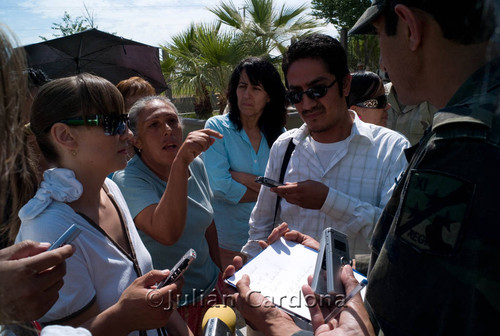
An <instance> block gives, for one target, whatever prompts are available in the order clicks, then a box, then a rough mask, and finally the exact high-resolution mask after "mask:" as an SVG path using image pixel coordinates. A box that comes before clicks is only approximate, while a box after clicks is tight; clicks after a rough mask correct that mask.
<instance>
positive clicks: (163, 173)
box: [113, 96, 221, 335]
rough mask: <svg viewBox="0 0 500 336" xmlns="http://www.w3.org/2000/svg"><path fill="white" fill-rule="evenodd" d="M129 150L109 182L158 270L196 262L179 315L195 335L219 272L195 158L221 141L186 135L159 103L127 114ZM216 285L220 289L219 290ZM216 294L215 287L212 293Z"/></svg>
mask: <svg viewBox="0 0 500 336" xmlns="http://www.w3.org/2000/svg"><path fill="white" fill-rule="evenodd" d="M129 118H130V130H131V131H132V132H133V133H134V137H133V138H132V139H131V143H133V145H134V149H135V150H136V152H137V154H136V155H135V156H134V157H133V158H132V159H130V160H129V161H128V163H127V167H126V168H125V169H124V170H121V171H118V172H116V173H115V174H114V175H113V180H114V181H115V182H116V184H118V186H119V187H120V189H121V191H122V193H123V196H124V198H125V200H126V202H127V205H128V207H129V209H130V213H131V214H132V217H133V218H134V222H135V224H136V226H137V228H138V229H139V230H140V232H139V234H140V235H141V238H142V240H143V242H144V245H146V248H147V249H148V251H149V253H150V254H151V257H152V258H153V265H154V267H156V268H157V269H165V268H168V269H171V268H172V266H174V265H175V263H176V262H177V261H178V260H179V259H180V258H181V257H182V256H183V255H184V253H185V252H186V251H187V250H188V249H190V248H193V249H194V250H195V251H196V255H197V257H196V259H195V260H194V261H193V263H192V264H191V265H190V267H189V268H188V270H187V271H186V272H185V273H184V287H183V289H182V296H181V297H180V298H179V299H178V304H179V309H178V311H179V313H180V314H181V316H182V317H183V318H184V320H185V321H186V322H187V324H188V326H189V327H190V329H191V330H192V331H193V333H194V334H195V335H199V334H200V330H201V321H202V318H203V315H204V313H205V311H206V310H207V309H208V308H209V307H208V306H209V304H208V302H207V300H212V301H211V302H212V303H215V301H216V300H217V299H216V298H217V296H216V298H215V300H214V297H213V296H212V295H210V294H211V293H212V291H213V290H214V289H215V288H216V285H217V284H218V279H219V273H220V260H219V250H218V243H217V231H216V229H215V224H214V222H213V211H212V206H211V198H212V191H211V190H210V185H209V182H208V177H207V175H206V171H205V166H204V165H203V161H202V160H201V159H200V158H198V157H197V156H198V155H199V154H200V153H201V152H202V151H204V150H206V149H207V148H208V147H209V146H210V145H211V144H212V143H213V141H214V139H215V138H220V137H221V135H220V134H219V133H217V132H215V131H213V130H200V131H194V132H191V133H189V135H188V136H187V137H186V140H185V141H184V142H182V124H181V121H180V119H179V116H178V114H177V109H176V108H175V106H174V105H173V104H172V102H171V101H170V100H169V99H167V98H165V97H161V96H152V97H146V98H142V99H140V100H138V101H137V102H136V103H135V104H134V105H133V106H132V108H131V109H130V111H129ZM219 284H220V283H219ZM219 289H220V288H219Z"/></svg>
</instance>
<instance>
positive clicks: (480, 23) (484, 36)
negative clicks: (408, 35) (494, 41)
mask: <svg viewBox="0 0 500 336" xmlns="http://www.w3.org/2000/svg"><path fill="white" fill-rule="evenodd" d="M386 1H387V6H386V7H385V10H384V16H385V31H386V34H387V35H395V34H396V27H397V24H398V16H397V15H396V13H395V12H394V7H395V6H396V5H398V4H402V5H405V6H407V7H409V8H416V9H420V10H422V11H424V12H426V13H428V14H429V15H431V16H432V17H433V18H434V20H436V22H437V23H438V24H439V26H440V27H441V30H442V31H443V36H444V37H445V38H446V39H448V40H451V41H454V42H456V43H460V44H464V45H467V44H475V43H481V42H485V41H487V40H488V39H489V38H490V37H491V36H492V35H493V33H494V31H495V27H496V19H495V8H494V7H495V6H494V1H498V0H386Z"/></svg>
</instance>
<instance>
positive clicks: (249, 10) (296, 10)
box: [209, 0, 318, 63]
mask: <svg viewBox="0 0 500 336" xmlns="http://www.w3.org/2000/svg"><path fill="white" fill-rule="evenodd" d="M209 10H210V11H211V12H212V13H214V14H215V15H217V17H218V18H219V20H220V22H222V23H223V24H225V25H227V26H229V27H231V28H232V29H234V30H236V31H238V32H239V33H240V35H241V36H240V38H241V39H242V40H244V41H246V43H248V46H249V49H250V50H252V52H253V53H252V55H253V56H267V57H268V58H270V59H274V60H275V61H276V62H278V63H279V62H280V60H281V58H280V56H281V55H282V54H283V52H284V50H285V49H286V46H287V45H288V44H289V42H290V41H291V40H292V39H293V38H300V37H302V36H305V35H308V34H311V33H312V32H313V31H314V29H316V28H318V23H317V21H316V20H314V19H313V18H312V17H309V16H307V15H306V14H305V11H306V10H307V6H306V5H305V4H304V5H302V6H299V7H289V6H287V5H286V4H283V5H282V6H281V7H277V6H276V4H275V2H274V1H273V0H246V1H245V4H244V6H243V13H244V14H243V15H241V14H240V11H239V9H238V8H237V7H236V6H235V5H234V3H233V2H231V1H230V2H224V1H222V2H221V4H220V5H218V6H216V7H214V8H211V9H209ZM275 51H278V52H279V53H280V56H279V57H277V58H273V57H272V56H271V54H272V53H273V52H275Z"/></svg>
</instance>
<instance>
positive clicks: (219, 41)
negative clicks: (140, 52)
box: [162, 23, 247, 118]
mask: <svg viewBox="0 0 500 336" xmlns="http://www.w3.org/2000/svg"><path fill="white" fill-rule="evenodd" d="M220 28H221V24H220V23H216V24H191V26H190V27H189V28H188V29H187V30H185V31H184V32H181V33H180V34H177V35H175V36H174V37H173V38H172V42H171V43H170V44H168V45H167V46H163V47H162V48H163V49H164V51H165V54H166V55H168V56H167V57H165V55H164V58H163V61H162V69H163V70H164V71H165V70H166V71H168V75H167V77H168V79H169V82H170V83H171V85H172V89H173V91H174V92H175V94H177V95H194V98H195V112H197V114H198V115H199V117H200V118H203V117H204V116H205V115H207V114H211V113H212V108H211V104H210V94H211V93H212V92H218V93H220V99H221V102H222V103H223V104H224V105H225V101H226V98H225V96H226V95H225V91H226V86H227V83H228V82H229V76H230V75H231V72H232V71H233V69H234V67H235V64H238V62H239V61H240V60H241V59H242V58H244V57H245V56H246V52H247V49H246V47H245V45H244V42H243V41H242V40H241V39H240V37H239V36H238V34H236V33H234V32H222V31H221V29H220Z"/></svg>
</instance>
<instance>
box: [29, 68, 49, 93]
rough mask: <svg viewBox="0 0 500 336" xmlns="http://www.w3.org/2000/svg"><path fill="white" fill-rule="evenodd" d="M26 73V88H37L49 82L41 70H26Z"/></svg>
mask: <svg viewBox="0 0 500 336" xmlns="http://www.w3.org/2000/svg"><path fill="white" fill-rule="evenodd" d="M26 73H27V74H28V86H29V88H30V89H32V88H39V87H41V86H43V85H44V84H46V83H48V82H50V81H51V79H50V78H49V76H47V74H46V73H45V72H43V70H42V69H35V68H28V69H26Z"/></svg>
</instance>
